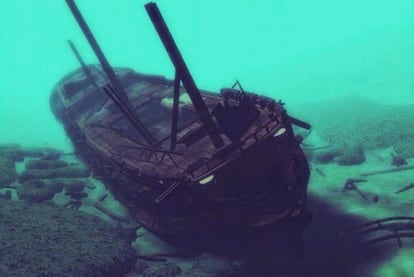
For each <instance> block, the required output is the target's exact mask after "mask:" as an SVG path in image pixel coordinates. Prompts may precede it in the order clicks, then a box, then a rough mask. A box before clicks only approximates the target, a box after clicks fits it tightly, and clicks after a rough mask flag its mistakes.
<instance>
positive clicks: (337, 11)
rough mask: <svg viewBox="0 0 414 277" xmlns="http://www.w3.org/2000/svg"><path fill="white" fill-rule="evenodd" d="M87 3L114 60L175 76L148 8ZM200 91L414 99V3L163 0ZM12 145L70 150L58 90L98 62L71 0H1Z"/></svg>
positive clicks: (3, 87) (296, 98) (132, 0)
mask: <svg viewBox="0 0 414 277" xmlns="http://www.w3.org/2000/svg"><path fill="white" fill-rule="evenodd" d="M146 2H147V1H137V0H120V1H115V0H104V1H86V0H83V1H82V0H78V1H77V3H78V5H79V7H80V9H81V11H82V12H83V14H84V16H85V18H86V20H87V22H88V23H89V24H90V26H91V29H92V31H93V32H94V33H95V35H96V37H97V40H98V42H100V44H101V46H102V48H103V51H104V52H105V54H106V56H107V58H108V60H109V62H110V63H111V65H113V66H122V67H130V68H133V69H135V70H136V71H138V72H144V73H152V74H160V75H165V76H167V77H173V76H174V75H173V74H174V69H173V66H172V64H171V62H170V60H169V58H168V56H167V54H166V51H165V50H164V48H163V46H162V44H161V42H160V39H159V38H158V36H157V34H156V32H155V30H154V27H153V26H152V24H151V22H150V19H149V18H148V16H147V14H146V12H145V9H144V6H143V5H144V4H145V3H146ZM157 3H158V5H159V6H160V9H161V12H163V14H164V17H165V19H166V21H167V24H168V25H169V27H170V30H171V32H172V33H173V36H174V37H175V39H176V42H177V44H178V47H179V48H180V50H181V51H182V54H183V56H184V59H185V60H186V62H187V64H188V66H189V68H190V71H191V72H192V74H193V76H194V79H195V81H196V83H197V84H198V86H199V87H200V88H203V89H208V90H213V91H219V89H220V88H221V87H223V86H231V85H232V84H233V83H234V81H235V79H236V78H237V79H238V80H240V82H241V84H242V85H243V87H244V88H245V89H246V90H249V91H254V92H257V93H260V94H265V95H268V96H272V97H274V98H275V99H282V100H283V101H285V102H286V103H288V107H289V106H292V107H293V108H294V109H295V110H296V109H298V108H300V106H299V105H300V104H301V103H303V102H311V101H315V100H321V99H328V98H332V97H341V96H344V95H358V96H363V97H366V98H369V99H374V100H377V101H380V102H381V103H392V104H397V105H399V104H407V103H411V104H413V103H414V4H413V3H414V2H413V1H412V0H397V1H387V0H384V1H381V0H365V1H359V0H348V1H342V0H313V1H305V0H296V1H291V0H279V1H271V0H268V1H264V0H262V1H257V0H245V1H219V0H209V1H189V0H188V1H185V0H178V1H166V0H164V1H163V0H160V1H157ZM0 13H1V14H0V20H1V21H0V22H1V24H0V28H1V29H0V55H1V56H0V66H1V67H0V143H20V144H24V145H43V146H53V147H57V148H60V149H65V150H70V149H71V144H70V143H69V141H68V140H67V139H66V135H65V133H64V131H63V127H62V125H61V124H60V123H58V122H57V121H56V120H55V118H54V116H53V115H52V113H51V111H50V107H49V95H50V93H51V91H52V89H53V86H54V85H55V84H56V83H57V82H58V81H59V79H60V78H62V77H63V76H64V75H65V74H67V73H68V72H69V71H71V70H73V69H75V68H77V67H78V66H79V65H78V62H77V60H76V59H75V57H74V56H73V54H72V52H71V51H70V49H69V47H68V45H67V42H66V40H67V39H71V40H72V41H73V42H74V43H75V44H76V46H77V47H78V48H79V51H80V52H81V55H82V56H83V58H84V59H85V60H86V62H87V63H97V60H96V58H95V56H94V55H93V52H92V51H91V50H90V48H89V46H88V44H87V42H86V40H85V38H84V37H83V35H82V33H81V31H80V29H79V27H78V25H77V24H76V22H75V20H74V19H73V17H72V15H71V13H70V11H69V9H68V8H67V6H66V4H65V1H63V0H62V1H55V0H40V1H37V0H2V1H0Z"/></svg>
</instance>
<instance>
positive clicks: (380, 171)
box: [361, 165, 414, 177]
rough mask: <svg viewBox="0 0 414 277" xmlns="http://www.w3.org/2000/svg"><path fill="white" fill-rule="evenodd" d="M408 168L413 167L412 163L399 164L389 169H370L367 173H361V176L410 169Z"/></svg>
mask: <svg viewBox="0 0 414 277" xmlns="http://www.w3.org/2000/svg"><path fill="white" fill-rule="evenodd" d="M410 169H414V165H410V166H400V167H397V168H389V169H383V170H377V171H371V172H367V173H362V174H361V176H364V177H366V176H372V175H377V174H383V173H391V172H397V171H403V170H410Z"/></svg>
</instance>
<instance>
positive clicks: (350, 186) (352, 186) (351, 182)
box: [342, 178, 379, 203]
mask: <svg viewBox="0 0 414 277" xmlns="http://www.w3.org/2000/svg"><path fill="white" fill-rule="evenodd" d="M362 182H366V180H365V179H352V178H350V179H347V180H346V181H345V184H344V187H343V189H342V193H345V191H347V190H355V191H356V192H358V194H359V195H360V196H361V197H362V199H364V200H366V201H370V202H374V203H376V202H378V200H379V197H378V195H375V196H374V197H373V198H372V199H370V198H369V197H368V196H367V195H366V194H365V193H364V192H362V191H361V190H360V189H359V188H358V187H357V186H356V184H357V183H362Z"/></svg>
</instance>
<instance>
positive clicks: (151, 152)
mask: <svg viewBox="0 0 414 277" xmlns="http://www.w3.org/2000/svg"><path fill="white" fill-rule="evenodd" d="M116 148H124V149H133V150H137V151H138V153H139V154H138V155H137V156H136V157H134V158H135V159H137V160H139V161H143V162H147V163H152V164H156V165H165V164H164V161H165V160H166V157H168V158H169V159H170V160H171V162H172V164H173V165H174V166H173V167H175V168H179V166H178V164H177V163H176V161H175V160H174V158H173V157H172V155H179V156H182V155H183V153H181V152H176V151H170V150H165V149H160V148H148V147H140V146H131V145H117V146H116V147H114V149H116Z"/></svg>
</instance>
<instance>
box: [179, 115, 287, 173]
mask: <svg viewBox="0 0 414 277" xmlns="http://www.w3.org/2000/svg"><path fill="white" fill-rule="evenodd" d="M279 120H280V118H277V117H275V118H271V119H269V120H268V121H267V122H265V123H264V124H261V123H260V124H259V126H258V127H257V128H256V130H255V131H254V132H253V133H252V134H250V135H248V136H246V137H245V138H244V139H242V140H240V141H237V142H233V143H232V144H230V145H228V146H226V147H225V148H224V149H222V150H221V151H218V152H217V153H216V154H215V155H214V156H213V157H212V158H210V159H206V160H205V161H201V162H200V164H199V165H197V167H196V168H194V169H193V168H192V169H187V170H186V172H185V173H186V174H187V175H188V176H191V178H192V179H200V178H202V177H206V176H207V175H209V174H210V172H211V171H213V170H215V169H218V168H220V167H222V166H224V165H225V164H226V163H228V162H230V161H231V160H233V159H235V158H237V157H240V156H242V155H244V153H245V150H246V148H248V147H250V146H251V145H253V144H255V143H257V142H259V141H260V140H262V139H263V138H265V137H267V136H268V135H269V134H270V133H272V132H273V131H274V130H275V128H276V127H277V126H278V125H279V122H280V121H279ZM236 151H238V154H236V155H234V154H233V155H232V158H230V159H223V158H220V156H226V154H230V153H236Z"/></svg>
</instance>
